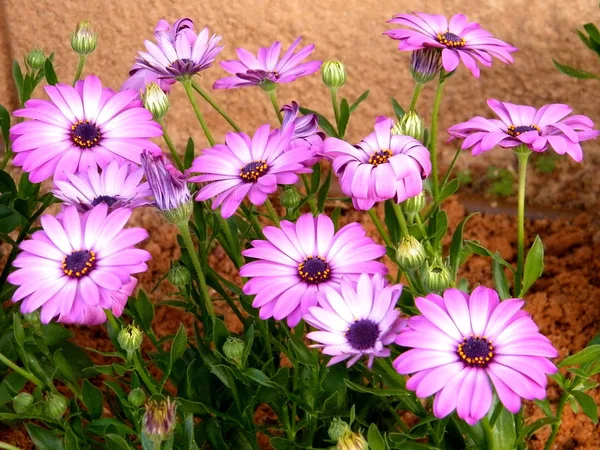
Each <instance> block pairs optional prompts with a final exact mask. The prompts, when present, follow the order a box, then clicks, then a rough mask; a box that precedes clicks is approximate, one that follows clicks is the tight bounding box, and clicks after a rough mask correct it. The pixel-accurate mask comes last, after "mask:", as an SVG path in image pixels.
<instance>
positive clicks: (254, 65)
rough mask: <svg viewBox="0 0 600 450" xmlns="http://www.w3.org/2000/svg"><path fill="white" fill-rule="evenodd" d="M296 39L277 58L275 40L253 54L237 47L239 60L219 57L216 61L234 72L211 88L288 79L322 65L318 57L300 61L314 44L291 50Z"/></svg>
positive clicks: (231, 87)
mask: <svg viewBox="0 0 600 450" xmlns="http://www.w3.org/2000/svg"><path fill="white" fill-rule="evenodd" d="M300 39H302V37H299V38H298V39H296V40H295V41H294V42H293V44H292V45H291V46H290V48H289V49H288V50H287V51H286V52H285V54H284V55H283V56H282V57H281V59H279V54H280V52H281V43H280V42H279V41H277V42H275V43H274V44H273V45H271V47H269V48H266V47H261V48H260V49H259V50H258V55H257V56H254V55H253V54H252V53H250V52H249V51H248V50H245V49H243V48H238V49H237V55H238V58H239V59H240V60H239V61H236V60H230V61H221V62H220V63H219V64H220V65H221V67H223V69H225V70H226V71H227V72H229V73H232V74H233V75H234V76H232V77H226V78H222V79H220V80H217V81H216V82H215V84H214V86H213V89H233V88H238V87H244V86H261V85H263V84H265V83H267V84H271V83H276V84H278V83H291V82H292V81H294V80H295V79H296V78H299V77H302V76H305V75H311V74H313V73H315V72H316V71H317V70H319V68H320V67H321V61H308V62H304V63H303V62H302V61H303V60H304V59H305V58H306V57H308V55H310V54H311V53H312V51H313V50H314V48H315V46H314V44H311V45H307V46H306V47H304V48H303V49H302V50H300V51H299V52H298V53H294V50H295V49H296V47H297V46H298V44H299V43H300Z"/></svg>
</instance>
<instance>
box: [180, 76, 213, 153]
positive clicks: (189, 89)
mask: <svg viewBox="0 0 600 450" xmlns="http://www.w3.org/2000/svg"><path fill="white" fill-rule="evenodd" d="M182 84H183V88H184V89H185V93H186V94H187V96H188V98H189V99H190V103H191V104H192V108H193V109H194V112H195V113H196V117H197V118H198V122H200V126H201V127H202V130H203V131H204V134H205V135H206V139H207V140H208V143H209V144H210V145H211V147H212V146H213V145H215V140H214V139H213V137H212V134H210V130H209V129H208V125H206V121H205V120H204V116H203V115H202V111H200V107H199V106H198V102H197V101H196V97H195V96H194V93H193V92H192V82H191V81H190V80H185V81H183V82H182Z"/></svg>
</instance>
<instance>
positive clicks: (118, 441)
mask: <svg viewBox="0 0 600 450" xmlns="http://www.w3.org/2000/svg"><path fill="white" fill-rule="evenodd" d="M106 440H107V441H108V442H109V443H110V444H111V446H110V448H112V447H113V446H114V447H115V448H118V449H119V450H131V446H130V445H129V444H128V443H127V441H126V440H125V439H123V438H122V437H121V436H119V435H118V434H107V435H106Z"/></svg>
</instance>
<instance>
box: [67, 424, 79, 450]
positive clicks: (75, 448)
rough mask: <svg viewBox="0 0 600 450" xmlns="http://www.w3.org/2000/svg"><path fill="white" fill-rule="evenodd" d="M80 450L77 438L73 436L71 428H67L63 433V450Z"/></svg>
mask: <svg viewBox="0 0 600 450" xmlns="http://www.w3.org/2000/svg"><path fill="white" fill-rule="evenodd" d="M80 448H81V447H80V446H79V441H78V439H77V436H75V433H73V430H71V428H67V432H66V433H65V450H79V449H80Z"/></svg>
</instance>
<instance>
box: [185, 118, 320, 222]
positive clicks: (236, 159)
mask: <svg viewBox="0 0 600 450" xmlns="http://www.w3.org/2000/svg"><path fill="white" fill-rule="evenodd" d="M293 132H294V130H293V129H292V127H288V128H287V129H283V130H275V131H273V132H271V130H270V127H269V125H263V126H262V127H260V128H259V129H258V130H257V131H256V133H255V134H254V136H253V137H252V139H250V137H249V136H248V135H247V134H245V133H227V135H226V136H225V145H223V144H217V145H215V146H214V147H212V148H208V149H205V150H204V153H203V154H202V155H201V156H199V157H197V158H196V159H195V160H194V162H193V163H192V167H191V169H190V171H191V172H197V173H200V174H201V175H198V176H195V177H192V178H190V181H192V182H197V183H205V182H209V184H207V185H206V186H204V187H203V188H202V189H201V190H200V192H199V193H198V195H197V196H196V200H197V201H202V200H207V199H209V198H212V197H216V198H215V200H214V201H213V204H212V207H213V209H217V208H218V207H219V206H221V215H222V216H223V217H224V218H228V217H231V216H232V215H233V214H234V213H235V211H236V210H237V209H238V207H239V206H240V203H242V201H243V200H244V197H245V196H246V195H247V196H248V198H249V199H250V202H252V204H254V205H262V204H263V203H264V202H265V200H266V199H267V196H268V195H269V194H272V193H273V192H275V191H276V190H277V185H278V184H295V183H296V182H297V181H298V175H296V174H298V173H306V172H310V169H305V168H304V166H303V165H302V163H303V162H304V161H305V160H306V159H307V158H310V157H311V155H310V153H308V154H307V151H306V149H305V148H298V149H292V150H288V151H286V149H287V148H288V146H289V144H290V141H291V140H292V136H293Z"/></svg>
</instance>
